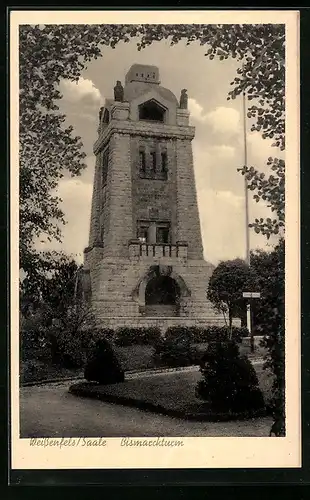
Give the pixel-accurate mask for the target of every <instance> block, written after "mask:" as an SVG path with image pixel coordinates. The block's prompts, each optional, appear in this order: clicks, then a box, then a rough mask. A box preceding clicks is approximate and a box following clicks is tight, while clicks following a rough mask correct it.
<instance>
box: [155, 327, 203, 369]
mask: <svg viewBox="0 0 310 500" xmlns="http://www.w3.org/2000/svg"><path fill="white" fill-rule="evenodd" d="M154 359H155V364H159V365H164V366H171V367H177V366H189V365H192V364H193V363H194V362H195V349H194V348H193V347H192V345H191V338H190V335H189V332H188V330H187V328H186V327H185V328H183V327H181V326H180V327H170V328H168V329H167V331H166V333H165V335H164V337H162V338H161V339H160V340H159V341H158V342H157V344H156V345H155V352H154Z"/></svg>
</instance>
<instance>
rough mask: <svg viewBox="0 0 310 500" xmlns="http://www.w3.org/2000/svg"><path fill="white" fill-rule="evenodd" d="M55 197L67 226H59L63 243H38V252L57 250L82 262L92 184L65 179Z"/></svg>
mask: <svg viewBox="0 0 310 500" xmlns="http://www.w3.org/2000/svg"><path fill="white" fill-rule="evenodd" d="M57 195H58V196H60V198H61V199H62V200H63V202H62V203H61V208H62V210H63V211H64V214H65V220H66V221H67V224H66V225H65V226H61V231H62V235H63V243H58V242H57V241H52V242H42V241H39V242H38V244H37V248H38V249H39V250H58V251H63V252H65V253H67V254H69V255H74V256H75V259H76V260H77V261H78V262H79V263H81V262H83V249H84V248H85V247H86V246H87V245H88V235H89V222H90V210H91V197H92V184H90V183H86V182H83V181H82V180H81V179H66V180H62V181H61V182H60V183H59V186H58V189H57Z"/></svg>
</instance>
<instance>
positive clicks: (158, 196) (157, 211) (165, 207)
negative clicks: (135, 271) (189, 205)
mask: <svg viewBox="0 0 310 500" xmlns="http://www.w3.org/2000/svg"><path fill="white" fill-rule="evenodd" d="M145 143H146V141H141V140H139V139H138V138H132V139H131V156H132V199H133V224H134V234H133V237H135V235H136V223H137V220H157V221H169V222H170V223H171V228H172V235H171V236H172V240H171V241H172V243H173V244H175V241H176V232H175V220H176V203H175V199H176V179H175V171H176V168H175V161H174V160H175V158H174V155H173V152H172V154H171V146H170V143H171V141H165V140H163V141H161V142H160V144H161V147H165V148H166V151H167V168H168V178H167V179H166V180H159V179H144V178H140V175H139V146H140V145H141V144H145Z"/></svg>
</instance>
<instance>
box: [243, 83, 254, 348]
mask: <svg viewBox="0 0 310 500" xmlns="http://www.w3.org/2000/svg"><path fill="white" fill-rule="evenodd" d="M242 102H243V145H244V165H245V166H246V167H247V166H248V145H247V124H246V117H247V105H246V95H245V92H242ZM244 203H245V254H246V258H245V260H246V263H247V264H248V266H250V264H251V256H250V231H249V190H248V181H247V178H246V175H244ZM247 329H248V331H249V334H250V342H251V352H254V337H253V333H252V314H251V302H250V299H249V302H248V304H247Z"/></svg>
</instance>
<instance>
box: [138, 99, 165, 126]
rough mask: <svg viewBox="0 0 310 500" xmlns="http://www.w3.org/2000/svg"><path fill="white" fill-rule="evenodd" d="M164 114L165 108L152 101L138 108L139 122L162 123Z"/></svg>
mask: <svg viewBox="0 0 310 500" xmlns="http://www.w3.org/2000/svg"><path fill="white" fill-rule="evenodd" d="M165 113H166V110H165V108H163V107H162V106H160V104H158V103H157V102H156V101H154V100H150V101H147V102H144V103H143V104H141V105H140V106H139V120H149V121H155V122H164V121H165Z"/></svg>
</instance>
